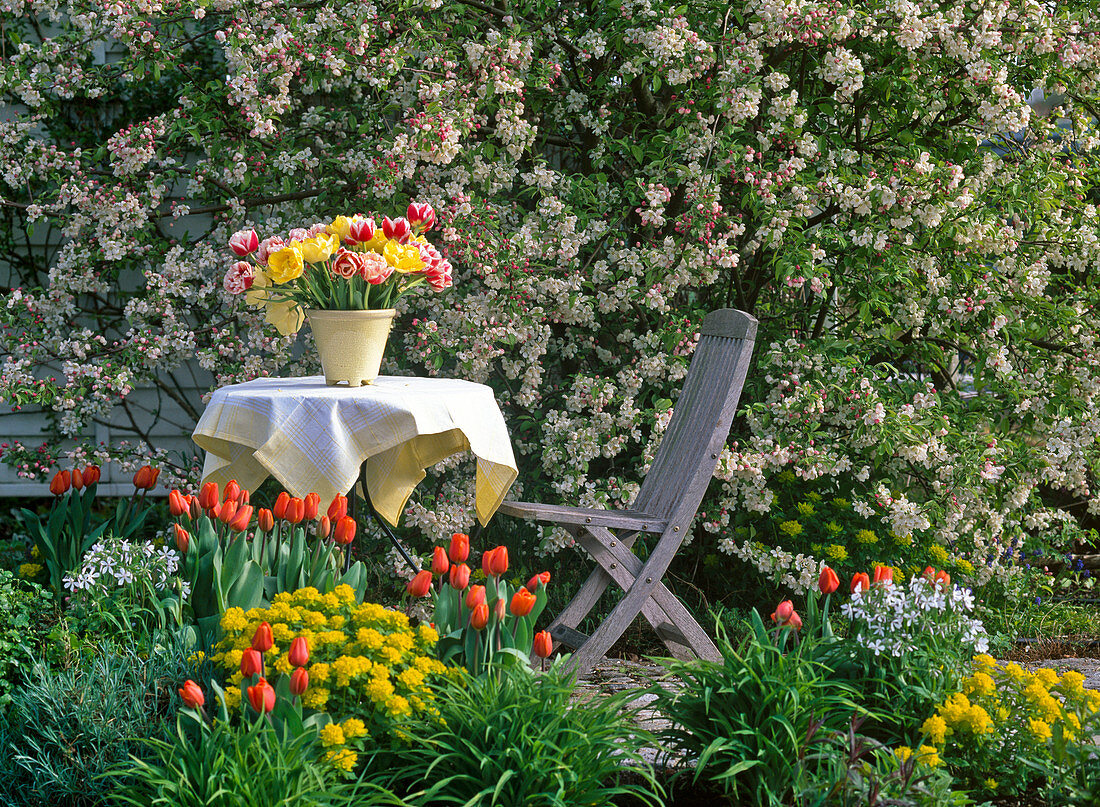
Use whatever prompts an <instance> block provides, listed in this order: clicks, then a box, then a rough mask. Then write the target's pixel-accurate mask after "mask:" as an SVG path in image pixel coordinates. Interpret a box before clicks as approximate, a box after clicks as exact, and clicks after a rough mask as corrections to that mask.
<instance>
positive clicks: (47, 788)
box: [0, 643, 197, 807]
mask: <svg viewBox="0 0 1100 807" xmlns="http://www.w3.org/2000/svg"><path fill="white" fill-rule="evenodd" d="M143 656H144V657H143ZM194 677H197V676H196V672H195V670H194V667H193V666H192V665H191V664H190V663H189V662H188V660H187V651H186V649H185V648H183V647H182V646H180V645H178V644H175V643H169V644H168V646H164V645H160V646H155V647H154V649H153V650H152V651H151V652H150V653H148V654H142V655H141V656H139V655H138V654H137V653H134V652H133V651H131V650H126V649H121V648H116V647H112V646H110V645H100V646H98V647H96V648H94V652H93V653H91V654H88V655H77V656H75V663H74V664H73V665H72V666H71V667H70V668H68V669H64V670H58V669H55V668H52V667H50V666H47V665H46V664H44V663H42V662H36V663H35V664H34V665H33V666H32V667H31V668H30V669H29V671H28V674H27V675H26V676H25V678H24V680H23V682H22V683H21V685H20V686H18V687H17V688H15V689H14V690H13V691H12V699H11V703H10V704H9V707H8V710H7V712H6V714H5V715H4V719H3V720H2V721H0V802H2V803H4V804H8V805H24V804H25V805H42V804H50V803H52V804H58V805H61V804H63V805H67V806H68V805H73V806H74V807H80V805H90V804H98V803H101V802H102V801H103V800H104V799H105V798H106V797H107V796H108V794H109V793H111V792H112V790H114V789H115V788H119V787H121V786H122V785H123V784H124V780H125V777H124V776H121V775H120V774H119V773H118V767H117V766H118V764H119V763H120V762H123V761H125V760H128V759H129V757H130V755H131V754H134V755H138V756H140V755H142V754H148V753H149V749H148V748H147V747H146V746H144V745H142V744H141V743H140V742H139V741H138V740H137V739H136V738H157V737H164V736H166V734H167V732H168V731H170V728H169V727H168V726H167V724H166V722H165V718H166V717H167V716H168V715H170V713H171V712H172V711H173V709H174V707H175V705H177V704H178V700H179V698H178V695H177V694H176V689H177V688H178V687H179V686H180V685H182V683H183V681H184V680H186V679H187V678H194Z"/></svg>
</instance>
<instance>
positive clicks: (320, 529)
mask: <svg viewBox="0 0 1100 807" xmlns="http://www.w3.org/2000/svg"><path fill="white" fill-rule="evenodd" d="M330 532H332V522H331V521H329V517H328V515H327V514H326V515H323V516H321V520H320V522H318V524H317V535H318V537H320V538H328V536H329V533H330Z"/></svg>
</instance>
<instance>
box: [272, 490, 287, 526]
mask: <svg viewBox="0 0 1100 807" xmlns="http://www.w3.org/2000/svg"><path fill="white" fill-rule="evenodd" d="M289 504H290V494H289V493H287V492H286V491H285V490H284V491H282V492H281V493H280V494H279V495H278V496H276V497H275V506H274V507H272V508H271V512H272V513H273V514H274V515H275V518H277V519H279V521H282V520H283V519H285V518H286V508H287V506H288V505H289Z"/></svg>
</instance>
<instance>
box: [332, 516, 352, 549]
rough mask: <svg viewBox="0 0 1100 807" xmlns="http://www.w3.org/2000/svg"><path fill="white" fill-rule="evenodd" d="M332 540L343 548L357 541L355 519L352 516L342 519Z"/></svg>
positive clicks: (337, 523) (338, 522) (337, 524)
mask: <svg viewBox="0 0 1100 807" xmlns="http://www.w3.org/2000/svg"><path fill="white" fill-rule="evenodd" d="M332 539H333V540H334V541H336V543H338V544H340V545H341V546H347V545H348V544H350V543H351V542H352V541H354V540H355V519H354V518H352V517H351V516H344V517H343V518H342V519H340V520H339V521H337V522H336V531H335V532H334V533H333V536H332Z"/></svg>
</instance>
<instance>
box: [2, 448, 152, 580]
mask: <svg viewBox="0 0 1100 807" xmlns="http://www.w3.org/2000/svg"><path fill="white" fill-rule="evenodd" d="M159 473H160V469H158V468H153V467H151V466H149V465H145V466H142V467H141V468H140V469H139V470H138V472H137V473H136V474H134V494H133V495H132V496H130V498H129V499H127V500H124V501H120V502H119V503H118V506H117V507H116V508H115V513H114V515H113V516H110V517H108V518H106V519H102V520H100V519H98V518H97V517H96V515H95V513H94V505H95V495H96V489H97V487H98V484H99V478H100V468H99V466H98V465H88V466H86V467H84V468H73V469H72V470H62V471H58V472H57V473H56V474H54V477H53V479H52V480H51V481H50V493H52V494H53V496H54V499H53V504H52V505H51V506H50V513H49V515H48V516H46V520H45V522H43V520H42V518H41V517H40V516H39V515H38V514H37V513H34V512H31V511H30V510H26V509H23V510H20V511H19V512H18V513H17V518H18V519H19V521H20V523H21V524H22V526H23V529H25V530H26V531H27V534H28V535H30V537H31V540H32V541H33V542H34V545H35V548H37V550H38V555H39V557H40V558H42V562H43V564H45V567H46V571H47V573H48V575H49V579H50V585H51V586H52V587H53V590H54V591H55V592H57V593H58V594H59V595H60V594H62V593H64V591H65V575H67V574H69V573H74V572H77V571H78V570H79V569H80V565H81V561H82V559H83V558H84V555H85V553H86V552H88V550H89V549H91V548H92V546H94V545H95V544H96V543H97V542H98V541H100V540H101V539H102V538H103V537H104V535H106V534H108V533H109V534H112V535H114V536H115V537H116V538H121V539H124V540H126V539H130V538H132V537H133V536H134V535H136V534H137V533H138V531H139V530H141V528H142V525H143V524H144V523H145V517H146V515H147V514H148V512H149V511H148V510H146V509H145V507H144V503H145V494H146V493H148V492H149V491H150V490H152V489H153V488H155V487H156V484H157V476H158V475H159Z"/></svg>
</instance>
